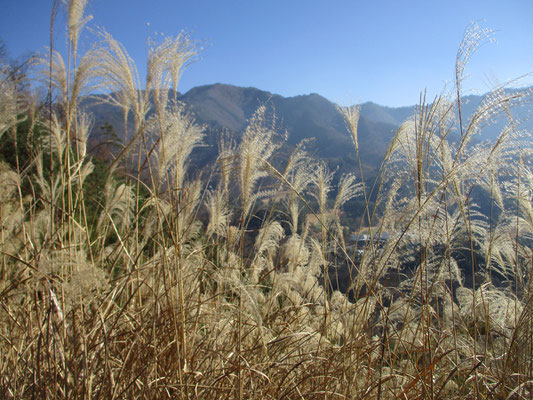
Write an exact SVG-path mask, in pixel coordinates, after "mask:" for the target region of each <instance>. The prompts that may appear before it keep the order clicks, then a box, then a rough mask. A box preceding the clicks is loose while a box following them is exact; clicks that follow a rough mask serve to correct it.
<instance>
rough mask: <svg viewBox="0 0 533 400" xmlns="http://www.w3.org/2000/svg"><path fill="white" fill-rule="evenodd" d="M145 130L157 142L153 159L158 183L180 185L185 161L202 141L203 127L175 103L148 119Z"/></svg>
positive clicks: (183, 176)
mask: <svg viewBox="0 0 533 400" xmlns="http://www.w3.org/2000/svg"><path fill="white" fill-rule="evenodd" d="M147 133H148V134H149V135H150V136H151V139H152V141H153V142H157V143H158V145H157V148H156V153H155V157H156V162H157V169H156V171H157V173H158V183H159V186H161V185H163V184H164V183H168V184H171V185H172V187H173V188H178V189H179V188H181V187H182V186H183V184H184V180H185V174H186V172H187V162H188V159H189V156H190V154H191V153H192V151H193V150H194V148H195V147H197V146H199V145H200V144H201V143H202V140H203V137H204V134H203V128H202V127H201V126H199V125H196V124H195V123H194V122H193V119H192V117H191V116H190V115H188V114H187V113H185V112H184V111H183V109H182V108H181V107H179V106H174V107H172V108H171V109H169V110H165V111H163V112H162V113H161V118H160V117H158V116H153V117H152V118H151V119H150V120H149V121H148V128H147Z"/></svg>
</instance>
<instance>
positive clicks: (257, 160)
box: [238, 105, 279, 220]
mask: <svg viewBox="0 0 533 400" xmlns="http://www.w3.org/2000/svg"><path fill="white" fill-rule="evenodd" d="M273 136H274V132H273V130H272V129H270V128H268V127H267V126H266V107H265V106H264V105H262V106H260V107H259V108H258V109H257V111H256V112H255V114H254V115H253V116H252V118H251V120H250V122H249V124H248V126H247V128H246V131H245V132H244V135H243V138H242V141H241V144H240V146H239V151H238V154H239V184H240V188H241V204H242V218H243V220H244V219H245V218H246V217H247V216H248V213H249V212H250V209H251V207H252V205H253V203H254V201H255V200H257V199H259V198H261V197H265V196H267V195H269V194H270V193H266V192H255V193H254V191H255V189H256V186H257V184H258V182H259V180H260V179H261V178H263V177H266V176H268V171H267V164H266V162H267V161H268V160H269V159H270V157H271V156H272V154H273V153H274V151H275V150H276V149H278V148H279V146H278V145H275V144H274V143H273V141H272V140H273Z"/></svg>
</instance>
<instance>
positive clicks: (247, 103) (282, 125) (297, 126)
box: [86, 84, 533, 172]
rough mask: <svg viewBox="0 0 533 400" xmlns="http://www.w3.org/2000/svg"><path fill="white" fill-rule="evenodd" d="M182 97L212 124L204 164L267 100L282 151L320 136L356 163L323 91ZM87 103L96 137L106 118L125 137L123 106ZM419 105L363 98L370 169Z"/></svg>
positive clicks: (525, 111)
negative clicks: (284, 139)
mask: <svg viewBox="0 0 533 400" xmlns="http://www.w3.org/2000/svg"><path fill="white" fill-rule="evenodd" d="M178 99H179V100H180V101H181V102H182V103H183V104H184V105H185V107H186V108H187V109H188V110H189V112H191V113H192V114H193V115H194V116H195V118H196V120H197V122H198V123H200V124H204V125H205V126H206V127H207V129H206V143H207V145H208V148H207V149H206V148H203V149H202V150H201V152H200V151H199V152H197V157H196V159H197V161H198V164H199V165H201V164H205V163H209V162H211V161H213V160H214V158H215V157H216V148H217V140H218V137H219V136H220V134H221V132H223V131H226V132H229V133H230V134H231V135H233V136H234V137H235V139H236V140H239V138H240V135H242V133H243V132H244V130H245V128H246V126H247V123H248V121H249V119H250V118H251V117H252V115H253V114H254V112H255V111H256V110H257V108H258V107H259V106H260V105H262V104H264V105H266V106H267V109H269V110H270V114H271V115H275V121H276V122H275V126H276V129H277V130H278V131H279V132H280V133H285V132H286V133H287V135H288V146H286V147H285V148H284V150H282V154H285V153H286V152H288V151H289V150H290V147H291V146H294V145H296V144H297V143H298V142H300V141H301V140H303V139H307V138H314V144H313V146H312V147H311V152H312V153H313V154H314V155H315V156H316V157H318V158H322V159H324V160H326V161H327V162H328V163H329V164H330V165H331V166H332V167H339V168H340V169H341V170H349V169H355V168H356V161H355V154H354V146H353V143H352V139H351V137H350V135H349V133H348V131H347V129H346V126H345V123H344V121H343V119H342V117H341V116H340V114H339V112H338V110H337V106H336V105H335V104H334V103H332V102H330V101H329V100H327V99H326V98H324V97H322V96H320V95H318V94H309V95H302V96H295V97H282V96H280V95H276V94H272V93H269V92H267V91H263V90H259V89H256V88H252V87H247V88H243V87H237V86H232V85H226V84H212V85H204V86H199V87H195V88H193V89H191V90H189V91H188V92H187V93H185V94H182V95H179V96H178ZM482 99H483V97H482V96H468V97H466V98H465V99H464V103H463V112H464V120H465V121H466V122H467V121H468V119H469V118H470V116H471V115H472V114H473V113H474V111H475V109H476V108H477V107H478V106H479V104H480V103H481V101H482ZM86 105H87V106H88V107H89V111H90V112H92V113H93V114H94V115H95V120H96V123H95V130H94V134H95V136H96V137H98V135H99V133H101V132H99V129H100V127H101V126H102V125H104V123H109V124H111V125H112V126H113V127H114V130H115V132H116V134H117V136H118V137H119V138H122V137H123V132H122V125H121V121H122V115H121V112H120V110H118V109H116V108H113V107H111V106H109V105H105V104H98V102H96V101H94V100H88V101H87V102H86ZM531 106H532V105H531V103H527V102H526V103H525V104H523V105H521V106H519V107H517V108H516V109H515V110H514V111H513V115H514V116H517V117H518V118H521V119H522V120H524V119H525V116H526V115H530V114H531ZM414 110H415V107H414V106H408V107H398V108H392V107H385V106H381V105H378V104H375V103H371V102H367V103H363V104H361V116H360V121H359V130H358V138H359V148H360V156H361V160H362V163H363V165H364V167H365V169H366V170H367V171H369V172H372V171H376V170H377V168H378V167H379V165H380V163H381V161H382V158H383V156H384V154H385V152H386V150H387V147H388V144H389V143H390V140H391V138H392V137H393V134H394V133H395V131H396V130H397V129H398V127H399V125H400V124H401V123H402V122H403V121H405V120H406V119H408V118H409V117H411V116H412V115H413V113H414ZM504 123H505V121H504V120H502V119H500V120H499V121H496V122H495V123H493V124H490V125H488V126H486V127H485V128H484V131H483V135H480V137H479V139H489V140H494V139H495V138H496V137H497V135H498V133H499V132H500V131H501V128H502V127H503V125H504ZM520 127H521V128H527V129H531V128H533V121H531V120H526V121H525V123H524V124H523V125H520ZM96 140H97V141H98V139H96Z"/></svg>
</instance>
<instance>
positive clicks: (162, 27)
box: [0, 0, 533, 106]
mask: <svg viewBox="0 0 533 400" xmlns="http://www.w3.org/2000/svg"><path fill="white" fill-rule="evenodd" d="M0 4H1V5H2V8H1V9H2V13H1V14H0V38H2V39H3V41H4V42H5V44H6V46H7V48H8V50H9V52H10V55H11V56H13V57H16V56H20V55H22V54H24V53H25V52H31V51H37V50H40V49H42V48H43V47H45V46H47V45H48V37H49V33H48V32H49V20H50V18H49V15H50V9H51V5H52V0H0ZM87 12H88V13H89V14H91V15H93V17H94V18H93V20H92V21H91V22H90V23H89V26H92V27H95V26H103V27H105V28H106V29H107V30H108V31H109V32H110V33H111V34H112V35H113V36H114V37H115V38H116V39H117V40H119V41H120V42H122V43H123V44H124V45H125V46H126V48H127V50H128V51H129V53H130V55H131V56H132V57H133V59H134V60H135V61H136V62H137V65H138V67H139V70H140V71H141V73H143V71H144V68H143V65H144V63H145V59H146V58H145V43H146V37H147V36H148V35H149V34H151V35H154V34H155V33H157V32H162V33H164V34H167V35H174V34H177V33H179V32H180V31H182V30H184V31H187V32H189V33H190V34H191V36H192V38H194V39H195V40H196V41H197V42H198V44H199V46H200V47H202V48H203V49H204V50H203V51H202V53H201V57H200V59H199V60H198V61H197V62H196V63H195V64H193V65H192V66H191V67H190V68H189V69H188V70H187V71H186V72H185V74H184V76H183V79H182V81H181V87H180V91H182V92H185V91H187V90H188V89H190V88H191V87H193V86H197V85H204V84H210V83H215V82H222V83H229V84H234V85H239V86H254V87H257V88H260V89H263V90H267V91H270V92H273V93H277V94H281V95H284V96H294V95H299V94H307V93H312V92H315V93H319V94H321V95H323V96H325V97H326V98H328V99H330V100H332V101H335V102H337V103H340V104H353V103H357V102H363V101H374V102H376V103H379V104H383V105H388V106H400V105H410V104H414V103H416V102H417V101H418V98H419V94H420V91H422V90H423V89H425V88H427V90H428V94H429V95H430V96H434V95H435V94H437V93H438V92H439V91H440V89H441V88H442V87H443V85H444V84H445V83H446V82H448V83H450V82H451V80H452V78H453V76H454V64H455V55H456V52H457V48H458V46H459V43H460V42H461V38H462V35H463V33H464V31H465V28H466V27H467V26H468V25H469V24H470V23H471V22H473V21H477V22H478V23H480V24H481V25H482V26H484V27H488V28H491V29H492V30H494V31H495V33H494V38H495V39H496V42H495V43H492V44H487V45H484V46H482V47H481V48H480V49H479V50H478V52H477V53H476V54H475V55H474V57H473V59H472V62H471V64H470V68H469V69H468V70H467V73H468V74H470V76H471V78H470V79H469V80H468V81H466V82H465V89H466V90H467V91H469V92H470V93H471V92H474V93H475V92H479V93H482V92H485V91H487V90H488V89H490V87H491V86H492V85H493V84H494V83H495V82H500V83H501V82H505V81H507V80H509V79H512V78H515V77H517V76H519V75H522V74H526V73H530V72H532V71H533V1H532V0H505V1H504V0H475V1H474V0H471V1H469V0H443V1H440V0H418V1H412V0H375V1H355V0H353V1H349V0H328V1H326V0H268V1H267V0H263V1H255V0H189V1H181V0H89V5H88V8H87ZM63 21H64V13H60V14H59V16H58V19H57V20H56V24H57V25H58V26H56V42H55V44H54V46H55V47H56V48H59V47H61V46H64V43H65V41H64V38H63V37H62V36H61V35H63V34H64V32H65V28H64V25H63ZM83 37H84V38H85V39H86V43H89V41H90V37H91V34H90V32H89V31H88V30H85V31H84V33H83ZM522 84H533V78H532V77H531V76H530V77H529V78H527V79H526V80H525V81H523V82H522Z"/></svg>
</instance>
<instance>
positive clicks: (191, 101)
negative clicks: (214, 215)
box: [180, 84, 397, 168]
mask: <svg viewBox="0 0 533 400" xmlns="http://www.w3.org/2000/svg"><path fill="white" fill-rule="evenodd" d="M180 100H181V101H182V102H184V103H185V104H186V105H187V107H189V109H190V111H191V112H192V113H193V114H194V115H195V116H196V118H197V120H198V122H200V123H207V124H209V125H210V126H212V127H215V126H218V127H220V128H225V129H227V130H229V131H231V132H234V133H236V134H238V133H239V132H242V131H243V130H244V129H245V128H246V125H247V121H248V120H249V119H250V118H251V116H252V115H253V113H254V112H255V110H257V108H258V107H259V106H260V105H261V104H265V105H266V106H267V108H270V109H271V110H272V112H273V113H274V114H275V117H276V126H277V127H278V130H280V132H284V131H286V132H287V134H288V142H289V144H291V145H295V144H297V143H298V142H300V141H301V140H303V139H308V138H314V139H315V145H314V150H315V151H316V154H317V155H318V156H319V157H322V158H325V159H338V158H345V157H350V156H352V157H353V155H354V154H353V153H354V147H353V143H352V139H351V137H350V135H349V133H348V131H347V129H346V126H345V123H344V120H343V118H342V117H341V116H340V114H339V112H338V110H337V106H336V105H335V104H334V103H332V102H330V101H329V100H327V99H326V98H324V97H322V96H320V95H318V94H309V95H302V96H295V97H288V98H285V97H282V96H279V95H274V94H271V93H269V92H265V91H261V90H258V89H255V88H239V87H235V86H231V85H223V84H215V85H206V86H201V87H197V88H193V89H191V90H190V91H188V92H187V93H185V94H184V95H183V96H181V97H180ZM396 128H397V126H396V125H393V124H390V123H387V122H382V121H371V120H368V119H366V118H365V117H364V116H362V117H361V121H360V124H359V141H360V143H361V148H362V149H363V152H362V155H361V156H362V160H363V163H365V164H366V165H367V167H369V168H373V167H374V166H375V165H376V163H377V162H379V161H380V159H381V157H383V155H384V154H385V151H386V148H387V145H388V143H389V141H390V138H391V137H392V134H393V132H394V131H395V129H396Z"/></svg>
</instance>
